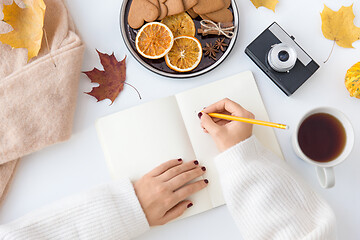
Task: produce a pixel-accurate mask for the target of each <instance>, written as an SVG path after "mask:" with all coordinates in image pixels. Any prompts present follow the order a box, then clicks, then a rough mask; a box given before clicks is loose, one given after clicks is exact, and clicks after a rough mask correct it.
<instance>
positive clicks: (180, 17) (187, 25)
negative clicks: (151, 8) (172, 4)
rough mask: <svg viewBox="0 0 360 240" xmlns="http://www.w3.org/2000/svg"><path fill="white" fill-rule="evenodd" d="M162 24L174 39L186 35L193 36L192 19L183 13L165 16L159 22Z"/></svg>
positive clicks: (193, 25)
mask: <svg viewBox="0 0 360 240" xmlns="http://www.w3.org/2000/svg"><path fill="white" fill-rule="evenodd" d="M161 22H162V23H163V24H165V25H166V26H168V27H169V28H170V29H171V31H172V33H173V34H174V37H178V36H182V35H187V36H192V37H194V36H195V24H194V21H193V20H192V18H191V17H190V16H189V15H188V14H187V13H185V12H182V13H179V14H176V15H172V16H167V17H166V18H164V19H163V20H161Z"/></svg>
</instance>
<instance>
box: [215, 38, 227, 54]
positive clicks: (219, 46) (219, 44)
mask: <svg viewBox="0 0 360 240" xmlns="http://www.w3.org/2000/svg"><path fill="white" fill-rule="evenodd" d="M224 41H225V38H222V39H220V38H218V39H217V40H216V42H215V48H216V49H220V50H221V51H223V52H224V51H225V47H227V46H229V45H228V44H227V43H225V42H224Z"/></svg>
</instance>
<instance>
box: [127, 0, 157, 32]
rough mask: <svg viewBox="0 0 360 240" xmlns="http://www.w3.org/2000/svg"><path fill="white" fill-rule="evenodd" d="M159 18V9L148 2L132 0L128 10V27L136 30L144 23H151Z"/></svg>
mask: <svg viewBox="0 0 360 240" xmlns="http://www.w3.org/2000/svg"><path fill="white" fill-rule="evenodd" d="M158 17H159V8H157V7H156V6H155V5H154V4H152V3H151V2H149V1H148V0H133V2H132V3H131V6H130V10H129V16H128V23H129V25H130V27H132V28H134V29H137V28H140V27H141V26H142V25H144V22H145V21H146V22H153V21H155V20H156V19H157V18H158Z"/></svg>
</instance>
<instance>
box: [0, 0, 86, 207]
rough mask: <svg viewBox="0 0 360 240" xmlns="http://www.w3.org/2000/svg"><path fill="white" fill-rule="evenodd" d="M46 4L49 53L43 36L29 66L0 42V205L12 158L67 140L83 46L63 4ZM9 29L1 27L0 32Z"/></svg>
mask: <svg viewBox="0 0 360 240" xmlns="http://www.w3.org/2000/svg"><path fill="white" fill-rule="evenodd" d="M15 2H16V3H18V5H21V4H22V3H21V0H16V1H15ZM1 3H4V4H9V3H11V1H10V0H0V10H2V4H1ZM45 4H46V12H45V21H44V28H45V31H46V35H47V39H48V43H49V48H50V53H49V49H48V48H47V46H46V41H45V39H44V37H45V36H44V37H43V41H42V47H41V50H40V52H39V55H38V56H37V57H35V58H33V59H31V60H30V61H29V62H27V50H26V49H12V48H11V47H10V46H8V45H5V44H1V43H0V164H2V165H0V181H1V182H0V201H1V200H2V199H3V193H5V192H6V189H7V185H8V182H9V180H10V179H11V178H12V176H13V172H14V170H15V167H16V161H17V160H15V159H18V158H21V157H23V156H25V155H27V154H30V153H32V152H35V151H38V150H40V149H42V148H44V147H46V146H49V145H51V144H55V143H57V142H61V141H65V140H67V139H68V138H69V137H70V136H71V131H72V122H73V115H74V110H75V104H76V96H77V89H78V81H79V75H80V71H81V64H82V57H83V51H84V46H83V44H82V42H81V40H80V38H79V37H78V36H77V35H76V33H75V26H74V24H73V22H72V21H71V19H70V16H69V14H68V12H67V9H66V6H65V4H64V2H63V1H62V0H45ZM2 17H3V16H2V15H0V19H1V18H2ZM0 22H1V21H0ZM9 30H12V28H11V27H10V26H8V25H7V24H5V23H4V22H2V23H1V24H0V33H5V32H7V31H9Z"/></svg>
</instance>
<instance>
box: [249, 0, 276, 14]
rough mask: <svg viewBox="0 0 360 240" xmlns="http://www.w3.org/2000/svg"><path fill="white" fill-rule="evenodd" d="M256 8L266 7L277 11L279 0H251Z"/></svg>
mask: <svg viewBox="0 0 360 240" xmlns="http://www.w3.org/2000/svg"><path fill="white" fill-rule="evenodd" d="M251 2H252V3H253V4H254V6H255V7H256V8H259V7H266V8H268V9H270V10H273V11H274V12H275V7H276V4H278V2H279V1H278V0H251Z"/></svg>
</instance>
